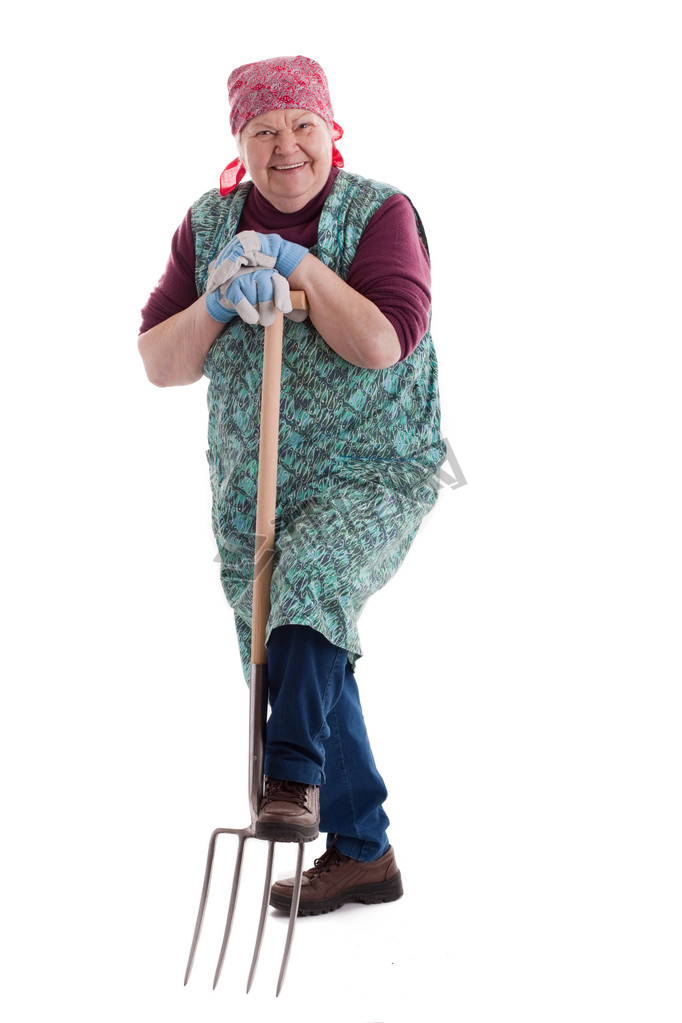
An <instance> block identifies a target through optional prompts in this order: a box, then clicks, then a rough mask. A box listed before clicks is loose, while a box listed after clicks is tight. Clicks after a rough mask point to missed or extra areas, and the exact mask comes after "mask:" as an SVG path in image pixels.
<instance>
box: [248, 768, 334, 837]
mask: <svg viewBox="0 0 682 1023" xmlns="http://www.w3.org/2000/svg"><path fill="white" fill-rule="evenodd" d="M319 828H320V789H319V787H318V786H316V785H305V784H303V783H301V782H297V781H280V779H279V778H265V792H264V795H263V798H262V800H261V804H260V808H259V811H258V817H257V819H256V837H257V838H267V839H269V840H271V841H274V842H312V841H313V840H314V839H315V838H317V836H318V834H319Z"/></svg>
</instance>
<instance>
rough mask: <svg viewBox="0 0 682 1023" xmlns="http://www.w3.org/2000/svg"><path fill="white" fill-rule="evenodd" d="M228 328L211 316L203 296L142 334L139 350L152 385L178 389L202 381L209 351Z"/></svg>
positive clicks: (138, 343) (139, 340) (138, 344)
mask: <svg viewBox="0 0 682 1023" xmlns="http://www.w3.org/2000/svg"><path fill="white" fill-rule="evenodd" d="M224 326H225V324H224V323H218V321H217V320H214V319H213V318H212V317H211V316H209V315H208V312H207V311H206V302H205V300H204V297H203V295H202V296H201V297H200V298H198V299H197V300H196V302H194V303H193V304H192V305H191V306H188V308H187V309H183V311H182V312H180V313H176V314H175V316H171V317H169V319H167V320H164V321H163V322H162V323H158V324H157V325H156V326H155V327H152V328H151V330H148V331H146V333H144V334H140V336H139V338H138V341H137V347H138V349H139V352H140V355H141V356H142V361H143V362H144V368H145V370H146V373H147V376H148V377H149V379H150V380H151V382H152V383H153V384H156V386H157V387H174V386H179V385H182V384H193V383H195V382H196V381H197V380H200V379H201V377H202V376H203V372H204V362H205V361H206V356H207V355H208V352H209V349H210V348H211V345H212V344H213V342H214V341H215V339H216V338H217V336H218V334H219V333H220V332H221V330H223V328H224Z"/></svg>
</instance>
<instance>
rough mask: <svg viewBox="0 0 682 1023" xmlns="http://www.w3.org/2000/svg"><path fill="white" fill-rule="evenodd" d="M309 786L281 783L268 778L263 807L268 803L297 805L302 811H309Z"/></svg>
mask: <svg viewBox="0 0 682 1023" xmlns="http://www.w3.org/2000/svg"><path fill="white" fill-rule="evenodd" d="M307 796H308V786H307V785H305V784H304V783H302V782H298V781H280V779H279V778H266V780H265V792H264V794H263V803H262V805H263V806H267V804H268V803H296V805H297V806H300V807H301V809H302V810H307V809H308V802H307Z"/></svg>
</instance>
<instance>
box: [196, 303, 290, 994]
mask: <svg viewBox="0 0 682 1023" xmlns="http://www.w3.org/2000/svg"><path fill="white" fill-rule="evenodd" d="M291 303H292V306H293V308H294V309H300V310H305V309H307V303H306V296H305V292H303V291H292V292H291ZM283 330H284V326H283V318H282V314H281V313H280V312H277V313H276V319H275V322H274V323H273V324H272V325H271V326H268V327H266V328H265V347H264V351H263V390H262V397H261V424H260V449H259V458H258V496H257V504H256V549H255V556H254V571H253V611H252V619H251V633H252V636H251V683H250V694H249V805H250V808H251V823H250V824H249V826H248V827H246V828H216V830H215V831H214V832H213V834H212V835H211V839H210V842H209V845H208V857H207V859H206V870H205V873H204V885H203V888H202V891H201V899H200V902H199V912H198V914H197V922H196V925H195V928H194V937H193V938H192V947H191V949H190V953H189V959H188V961H187V970H186V972H185V984H186V983H187V981H188V980H189V977H190V973H191V972H192V966H193V964H194V955H195V953H196V949H197V945H198V943H199V936H200V934H201V928H202V924H203V922H204V913H205V911H206V903H207V901H208V893H209V889H210V886H211V874H212V871H213V859H214V856H215V849H216V842H217V839H218V835H237V837H238V839H239V842H238V846H237V858H236V861H235V866H234V874H233V877H232V891H231V894H230V904H229V908H228V911H227V921H226V923H225V931H224V934H223V943H222V947H221V949H220V956H219V957H218V965H217V967H216V971H215V977H214V979H213V987H214V988H215V986H216V984H217V983H218V981H219V980H220V974H221V972H222V968H223V963H224V961H225V953H226V952H227V943H228V941H229V939H230V931H231V929H232V920H233V917H234V912H235V908H236V905H237V895H238V893H239V879H240V876H241V868H242V858H243V854H244V844H245V842H246V840H247V839H248V838H257V837H258V836H257V835H256V833H255V824H256V817H257V816H258V809H259V805H260V801H261V797H262V794H263V743H264V734H265V722H266V717H267V706H268V677H267V652H266V647H265V634H266V626H267V621H268V615H269V613H270V582H271V578H272V558H273V554H274V549H275V508H276V504H277V446H278V440H279V395H280V380H281V375H282V335H283ZM289 844H290V843H289ZM303 845H304V843H303V842H299V843H298V856H297V860H296V876H295V883H294V894H293V898H292V902H291V912H290V914H289V927H288V930H287V936H286V942H285V945H284V954H283V956H282V963H281V966H280V971H279V979H278V981H277V994H278V995H279V993H280V991H281V990H282V984H283V983H284V976H285V973H286V968H287V963H288V961H289V953H290V951H291V943H292V939H293V936H294V926H295V924H296V916H297V914H298V904H299V899H300V895H301V875H302V871H303ZM274 852H275V842H274V841H269V843H268V858H267V863H266V867H265V886H264V888H263V901H262V904H261V912H260V920H259V922H258V933H257V935H256V944H255V947H254V950H253V958H252V960H251V969H250V972H249V979H248V982H247V986H246V991H247V993H248V992H249V990H250V989H251V984H252V982H253V978H254V976H255V973H256V966H257V964H258V955H259V953H260V948H261V943H262V941H263V932H264V930H265V920H266V914H267V909H268V902H269V897H270V887H271V884H272V865H273V860H274Z"/></svg>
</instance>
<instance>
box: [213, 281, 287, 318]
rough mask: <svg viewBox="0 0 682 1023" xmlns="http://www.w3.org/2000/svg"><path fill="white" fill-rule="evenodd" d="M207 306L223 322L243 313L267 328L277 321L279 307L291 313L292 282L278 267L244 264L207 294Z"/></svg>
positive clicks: (242, 315)
mask: <svg viewBox="0 0 682 1023" xmlns="http://www.w3.org/2000/svg"><path fill="white" fill-rule="evenodd" d="M206 309H207V310H208V314H209V316H212V317H213V319H214V320H218V321H219V322H220V323H229V322H230V320H232V319H234V317H235V316H237V315H239V316H241V318H242V320H244V322H245V323H251V324H255V323H260V324H261V325H262V326H263V327H267V326H268V325H269V324H271V323H274V322H275V309H279V310H280V311H281V312H283V313H290V312H291V298H290V297H289V285H288V284H287V281H286V278H285V277H282V275H281V274H279V273H277V271H276V270H265V269H264V268H262V267H261V268H260V269H257V270H253V269H252V268H251V267H243V268H242V269H241V270H239V271H238V273H237V276H236V277H235V278H233V280H231V281H230V282H229V283H228V284H223V285H221V287H220V288H218V290H217V291H212V292H210V293H207V294H206Z"/></svg>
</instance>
